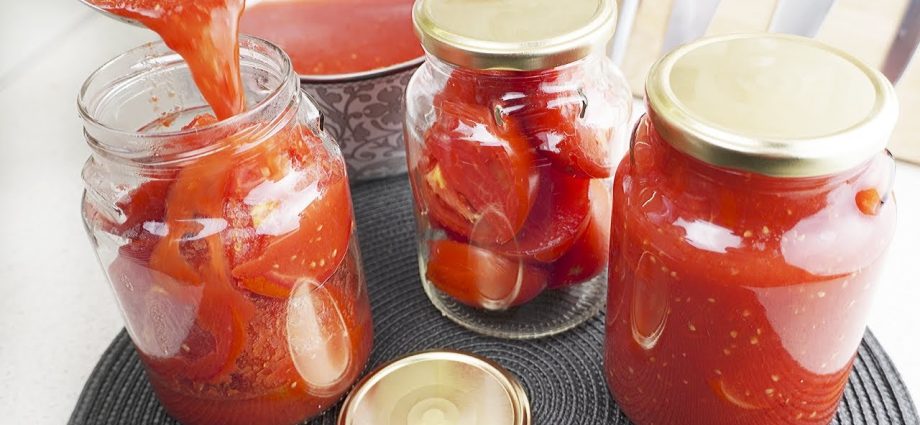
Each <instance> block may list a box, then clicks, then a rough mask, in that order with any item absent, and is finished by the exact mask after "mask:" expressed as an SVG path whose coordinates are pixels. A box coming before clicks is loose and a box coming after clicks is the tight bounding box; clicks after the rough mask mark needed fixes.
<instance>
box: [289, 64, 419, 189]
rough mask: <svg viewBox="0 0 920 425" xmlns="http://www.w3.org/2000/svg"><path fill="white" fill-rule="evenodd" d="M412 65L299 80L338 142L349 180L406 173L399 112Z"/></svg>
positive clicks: (402, 114)
mask: <svg viewBox="0 0 920 425" xmlns="http://www.w3.org/2000/svg"><path fill="white" fill-rule="evenodd" d="M416 69H417V67H411V68H409V69H407V70H404V71H401V72H397V73H395V74H391V75H387V76H384V77H378V78H370V79H365V80H359V81H350V82H344V83H318V82H317V83H312V82H302V83H301V85H300V86H301V87H302V88H303V89H304V90H305V91H306V92H307V93H308V94H309V95H310V96H311V97H312V98H313V100H314V101H315V102H316V103H317V106H318V107H319V109H320V111H322V113H323V115H324V116H325V129H326V131H327V132H329V134H330V135H332V137H334V138H335V140H336V141H338V143H339V146H341V147H342V154H343V155H344V156H345V162H346V163H347V164H348V176H349V178H350V179H351V180H352V181H363V180H373V179H378V178H382V177H388V176H395V175H398V174H402V173H405V172H406V152H405V148H404V146H403V116H404V111H405V102H404V100H405V95H406V85H407V84H409V79H410V78H412V73H414V72H415V70H416Z"/></svg>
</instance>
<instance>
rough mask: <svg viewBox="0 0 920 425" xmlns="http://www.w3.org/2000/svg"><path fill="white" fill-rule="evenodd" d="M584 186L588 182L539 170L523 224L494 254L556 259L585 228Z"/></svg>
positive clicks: (586, 197) (586, 213)
mask: <svg viewBox="0 0 920 425" xmlns="http://www.w3.org/2000/svg"><path fill="white" fill-rule="evenodd" d="M588 185H589V180H585V179H580V178H577V177H571V176H569V175H567V174H564V173H562V172H559V171H556V170H555V168H554V167H550V166H546V167H541V172H540V188H539V190H538V192H537V199H536V201H534V206H533V208H532V209H531V210H530V215H529V216H528V217H527V222H526V223H524V227H523V228H522V229H521V231H520V232H519V233H518V234H517V236H515V237H514V239H512V240H510V241H508V242H507V243H505V244H503V245H501V246H499V247H497V248H496V251H498V252H500V253H502V254H505V255H507V256H510V257H513V258H524V259H529V260H535V261H539V262H544V263H550V262H553V261H555V260H557V259H558V258H559V257H561V256H562V255H563V254H565V252H566V251H568V250H569V248H570V247H571V246H572V244H574V243H575V239H576V238H577V237H578V235H580V234H582V233H583V232H584V230H585V227H586V226H587V225H588V221H589V220H588V210H589V209H588Z"/></svg>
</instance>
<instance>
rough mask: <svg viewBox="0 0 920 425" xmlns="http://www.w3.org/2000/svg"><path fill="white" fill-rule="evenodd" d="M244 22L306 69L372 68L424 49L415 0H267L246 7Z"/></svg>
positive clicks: (419, 53) (307, 71)
mask: <svg viewBox="0 0 920 425" xmlns="http://www.w3.org/2000/svg"><path fill="white" fill-rule="evenodd" d="M241 25H242V27H241V28H242V31H243V32H244V33H246V34H252V35H254V36H256V37H260V38H264V39H266V40H268V41H271V42H273V43H275V44H277V45H279V46H281V48H282V49H283V50H284V51H285V52H287V53H288V55H290V56H291V60H292V61H293V62H294V69H295V70H296V71H297V73H298V74H301V75H320V74H347V73H352V72H361V71H369V70H372V69H377V68H384V67H387V66H390V65H395V64H398V63H402V62H406V61H409V60H412V59H415V58H418V57H420V56H422V55H423V53H424V52H423V51H422V48H421V46H420V45H419V42H418V39H417V38H416V37H415V33H414V31H413V29H412V1H411V0H299V1H298V0H290V1H277V0H276V1H262V2H259V3H255V4H253V5H252V6H250V7H247V8H246V13H245V14H244V15H243V20H242V23H241Z"/></svg>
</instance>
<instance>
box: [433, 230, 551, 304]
mask: <svg viewBox="0 0 920 425" xmlns="http://www.w3.org/2000/svg"><path fill="white" fill-rule="evenodd" d="M430 247H431V253H430V254H431V255H430V258H429V259H428V270H427V272H426V273H425V276H426V277H427V278H428V280H429V281H430V282H431V283H432V284H434V286H435V287H437V288H438V289H440V290H441V291H444V292H446V293H447V294H448V295H450V296H451V297H453V298H454V299H456V300H457V301H459V302H461V303H463V304H466V305H469V306H472V307H479V308H485V309H489V310H504V309H507V308H509V307H514V306H517V305H521V304H523V303H526V302H527V301H530V300H532V299H533V298H535V297H536V296H537V295H539V294H540V293H541V292H543V290H544V289H545V288H546V282H547V274H546V272H544V271H543V270H542V269H540V268H538V267H534V266H530V265H528V264H526V263H524V262H522V261H517V260H512V259H508V258H504V257H502V256H501V255H499V254H496V253H495V252H492V251H489V250H487V249H484V248H479V247H475V246H472V245H467V244H464V243H460V242H454V241H451V240H439V241H432V242H431V245H430Z"/></svg>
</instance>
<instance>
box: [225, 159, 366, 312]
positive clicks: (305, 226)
mask: <svg viewBox="0 0 920 425" xmlns="http://www.w3.org/2000/svg"><path fill="white" fill-rule="evenodd" d="M352 223H353V220H352V213H351V202H350V198H349V190H348V180H347V179H346V178H344V176H343V177H341V178H339V179H338V180H337V181H334V182H331V183H329V185H328V186H327V187H326V188H325V190H324V191H323V192H322V193H316V194H314V195H313V198H312V199H311V200H310V201H309V205H308V206H307V207H306V208H305V209H304V210H303V211H302V212H301V213H300V225H299V227H298V228H297V229H296V230H294V231H292V232H290V233H287V234H284V235H281V236H278V237H276V238H274V239H273V240H271V242H269V243H268V245H267V246H266V247H265V250H264V252H263V253H262V255H260V256H259V257H258V258H255V259H254V260H251V261H248V262H246V263H243V264H240V265H239V266H237V267H235V268H234V269H233V276H234V277H235V278H237V279H239V280H240V285H241V286H242V287H244V288H246V289H248V290H250V291H252V292H255V293H257V294H260V295H264V296H268V297H276V298H287V297H288V296H289V295H290V293H291V289H292V288H293V287H294V284H295V283H297V282H298V281H299V280H301V279H311V280H313V281H314V282H316V283H317V284H319V283H322V282H324V281H326V279H328V278H329V276H331V275H332V273H333V272H334V271H335V270H336V269H337V268H338V266H339V264H340V263H341V262H342V258H344V257H345V253H346V251H347V248H348V243H349V241H350V240H351V233H352Z"/></svg>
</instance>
